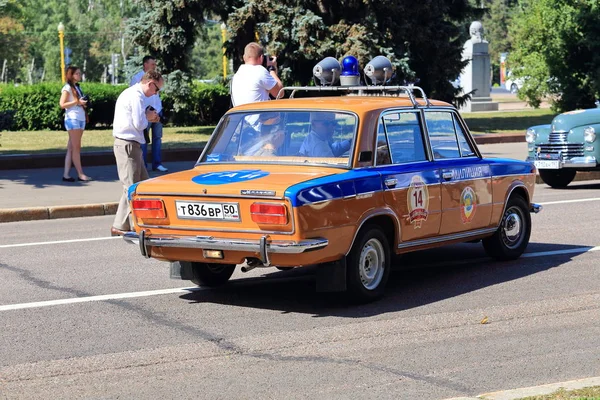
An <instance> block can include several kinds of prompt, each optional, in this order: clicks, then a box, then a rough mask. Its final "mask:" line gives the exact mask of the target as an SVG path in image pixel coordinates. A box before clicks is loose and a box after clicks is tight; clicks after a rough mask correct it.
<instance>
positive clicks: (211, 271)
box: [192, 262, 235, 286]
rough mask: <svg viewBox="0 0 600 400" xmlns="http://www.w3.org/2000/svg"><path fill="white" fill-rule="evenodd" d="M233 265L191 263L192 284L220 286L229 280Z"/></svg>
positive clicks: (233, 269) (233, 268)
mask: <svg viewBox="0 0 600 400" xmlns="http://www.w3.org/2000/svg"><path fill="white" fill-rule="evenodd" d="M233 271H235V264H211V263H201V262H193V263H192V273H193V275H194V279H192V282H194V283H195V284H196V285H198V286H220V285H223V284H224V283H225V282H227V281H228V280H229V278H231V275H233Z"/></svg>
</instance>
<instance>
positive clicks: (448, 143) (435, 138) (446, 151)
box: [425, 111, 461, 160]
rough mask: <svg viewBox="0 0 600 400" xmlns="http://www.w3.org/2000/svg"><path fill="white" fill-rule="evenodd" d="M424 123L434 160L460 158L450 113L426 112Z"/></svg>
mask: <svg viewBox="0 0 600 400" xmlns="http://www.w3.org/2000/svg"><path fill="white" fill-rule="evenodd" d="M425 121H426V123H427V130H428V131H429V141H430V142H431V149H432V150H433V157H434V158H435V159H436V160H439V159H444V158H459V157H460V156H461V153H460V149H459V146H458V141H457V138H456V131H455V123H454V118H453V117H452V113H451V112H447V111H426V112H425Z"/></svg>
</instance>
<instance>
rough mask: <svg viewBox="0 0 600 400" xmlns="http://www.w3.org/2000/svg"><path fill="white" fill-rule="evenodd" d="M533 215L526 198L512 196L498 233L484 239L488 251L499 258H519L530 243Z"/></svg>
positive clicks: (484, 245)
mask: <svg viewBox="0 0 600 400" xmlns="http://www.w3.org/2000/svg"><path fill="white" fill-rule="evenodd" d="M530 235H531V215H530V214H529V207H528V204H527V202H526V201H525V199H523V198H522V197H521V196H512V197H511V198H510V199H509V200H508V203H507V204H506V211H505V212H504V215H503V216H502V221H500V226H499V227H498V230H497V231H496V233H494V234H493V235H492V236H490V237H488V238H485V239H483V240H482V242H483V248H484V249H485V251H486V253H487V254H488V255H490V256H492V257H494V258H496V259H498V260H514V259H516V258H519V257H520V256H521V254H523V252H524V251H525V248H526V247H527V245H528V244H529V236H530Z"/></svg>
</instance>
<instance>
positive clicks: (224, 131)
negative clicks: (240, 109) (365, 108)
mask: <svg viewBox="0 0 600 400" xmlns="http://www.w3.org/2000/svg"><path fill="white" fill-rule="evenodd" d="M357 125H358V121H357V117H356V116H355V115H354V114H348V113H343V112H333V111H314V112H309V111H269V110H267V111H261V112H246V113H232V114H228V115H226V116H225V117H224V118H223V120H222V121H221V123H220V124H219V126H218V127H217V129H216V130H215V132H214V133H213V135H212V137H211V140H210V141H209V143H208V146H207V149H206V151H205V152H204V153H203V154H202V156H201V158H200V160H199V163H217V162H244V163H254V162H256V163H276V164H330V165H335V166H336V167H349V163H350V158H351V153H352V152H351V149H352V148H353V142H354V137H355V135H356V131H357Z"/></svg>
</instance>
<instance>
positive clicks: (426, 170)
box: [285, 158, 534, 207]
mask: <svg viewBox="0 0 600 400" xmlns="http://www.w3.org/2000/svg"><path fill="white" fill-rule="evenodd" d="M465 161H467V160H465V159H462V160H461V159H457V160H446V161H442V162H435V163H429V162H425V163H420V165H419V164H412V165H406V166H403V168H402V169H400V168H399V166H398V165H393V166H385V167H379V168H376V169H375V168H373V169H364V170H355V171H348V172H344V173H341V174H333V175H329V176H325V177H321V178H317V179H313V180H309V181H306V182H301V183H298V184H296V185H293V186H290V187H289V188H288V189H287V190H286V191H285V197H287V198H289V199H290V201H291V203H292V206H293V207H299V206H303V205H306V204H311V203H317V202H321V201H331V200H336V199H341V198H344V197H348V196H353V195H361V194H364V193H373V192H379V191H382V190H388V188H384V186H383V181H384V180H385V179H396V180H397V183H396V185H395V186H394V187H392V188H391V189H394V190H397V189H402V188H407V187H409V186H410V183H411V181H412V177H413V176H415V175H419V176H420V177H421V179H422V180H423V182H425V184H427V185H435V184H439V183H440V175H441V174H440V171H444V172H452V174H453V178H452V181H454V182H456V181H462V180H470V179H478V178H489V177H497V176H506V175H521V174H530V173H532V172H533V171H534V169H533V164H531V163H528V162H524V161H518V160H511V159H500V158H497V159H479V160H473V162H472V163H469V164H465Z"/></svg>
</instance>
